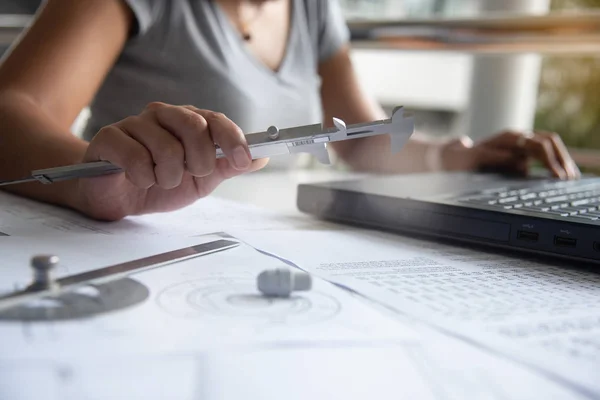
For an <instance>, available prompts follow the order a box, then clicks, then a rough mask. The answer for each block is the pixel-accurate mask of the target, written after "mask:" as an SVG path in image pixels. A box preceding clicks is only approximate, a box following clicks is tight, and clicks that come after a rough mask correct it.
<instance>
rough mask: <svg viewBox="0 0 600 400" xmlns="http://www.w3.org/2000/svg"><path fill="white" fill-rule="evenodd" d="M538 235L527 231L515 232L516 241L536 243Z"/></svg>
mask: <svg viewBox="0 0 600 400" xmlns="http://www.w3.org/2000/svg"><path fill="white" fill-rule="evenodd" d="M539 237H540V234H539V233H537V232H529V231H517V240H524V241H526V242H537V241H538V239H539Z"/></svg>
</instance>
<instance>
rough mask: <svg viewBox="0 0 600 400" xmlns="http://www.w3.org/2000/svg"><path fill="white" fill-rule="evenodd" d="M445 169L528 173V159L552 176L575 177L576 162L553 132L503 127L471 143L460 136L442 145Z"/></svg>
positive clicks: (578, 175)
mask: <svg viewBox="0 0 600 400" xmlns="http://www.w3.org/2000/svg"><path fill="white" fill-rule="evenodd" d="M441 156H442V164H443V165H444V169H447V170H492V171H494V170H495V171H502V172H509V173H515V174H519V175H527V174H528V172H529V170H530V165H531V161H533V160H535V161H538V162H541V163H542V164H543V165H544V166H545V167H546V168H547V169H548V170H549V171H550V172H551V173H552V175H553V176H554V177H556V178H560V179H578V178H579V177H580V176H581V173H580V171H579V169H578V168H577V165H576V164H575V162H574V161H573V159H572V158H571V156H570V154H569V152H568V150H567V148H566V146H565V145H564V143H563V141H562V140H561V138H560V136H559V135H558V134H556V133H550V132H515V131H504V132H501V133H499V134H497V135H494V136H492V137H490V138H488V139H485V140H482V141H480V142H476V143H474V142H473V141H472V140H471V139H469V138H466V137H462V138H459V139H455V140H452V141H450V142H448V143H447V144H446V145H445V146H444V148H443V149H442V153H441Z"/></svg>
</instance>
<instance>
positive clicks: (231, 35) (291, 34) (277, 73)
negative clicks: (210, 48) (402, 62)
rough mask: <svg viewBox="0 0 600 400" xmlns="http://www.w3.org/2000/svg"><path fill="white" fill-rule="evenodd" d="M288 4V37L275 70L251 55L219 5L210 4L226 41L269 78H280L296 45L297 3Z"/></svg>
mask: <svg viewBox="0 0 600 400" xmlns="http://www.w3.org/2000/svg"><path fill="white" fill-rule="evenodd" d="M290 2H291V5H290V10H291V15H290V25H289V29H288V35H287V36H288V37H287V40H286V45H285V50H284V54H283V58H282V59H281V62H280V63H279V68H277V69H276V70H273V69H271V68H269V66H268V65H266V64H265V63H264V62H263V61H261V60H260V59H259V58H258V57H256V56H255V55H254V54H252V52H251V51H250V50H249V49H248V48H247V47H246V44H245V42H244V40H243V38H242V37H241V35H240V34H239V33H238V32H237V29H235V27H234V26H233V23H232V22H231V21H230V20H229V18H228V17H227V15H226V14H225V12H224V11H223V10H222V9H221V7H220V6H219V4H217V3H216V2H214V1H211V4H212V6H213V10H214V12H215V14H216V15H217V18H218V19H219V21H220V22H221V23H222V24H223V25H222V26H223V32H224V34H225V35H226V36H227V37H228V40H230V41H231V42H232V43H233V44H234V46H235V47H236V48H237V49H238V50H240V51H241V52H242V53H243V54H244V57H246V58H247V59H248V60H249V61H250V62H251V63H252V64H253V65H254V66H255V67H256V68H257V69H258V70H260V71H261V72H262V73H265V74H267V75H268V76H271V77H275V78H282V77H283V75H284V73H285V71H286V70H287V68H288V65H289V64H290V62H291V60H290V59H291V57H292V55H293V53H294V51H293V47H294V45H295V44H296V38H297V31H298V7H297V1H296V0H290Z"/></svg>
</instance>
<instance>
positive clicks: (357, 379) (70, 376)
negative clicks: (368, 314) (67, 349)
mask: <svg viewBox="0 0 600 400" xmlns="http://www.w3.org/2000/svg"><path fill="white" fill-rule="evenodd" d="M24 382H27V383H30V382H31V383H34V384H24ZM349 382H352V384H349ZM0 398H2V399H11V400H33V399H35V400H37V399H41V398H43V399H45V400H80V399H86V400H87V399H90V400H96V399H97V400H104V399H110V400H131V399H145V400H154V399H156V400H159V399H160V400H162V399H177V400H200V399H202V400H239V399H247V400H280V399H282V398H283V399H286V400H288V399H289V400H296V399H297V400H304V399H348V400H350V399H352V400H354V399H356V400H362V399H370V398H376V399H386V400H387V399H404V398H406V399H419V400H436V399H440V400H441V399H442V398H441V397H438V396H436V393H435V392H434V391H433V390H432V388H430V387H429V386H428V382H427V381H426V379H424V377H423V376H422V375H421V374H420V371H419V369H418V368H417V367H416V366H415V364H414V363H413V360H412V357H411V354H410V353H408V352H407V351H406V350H405V348H404V346H393V347H391V346H385V347H377V346H372V347H361V346H355V347H351V348H340V347H320V348H306V347H294V348H285V349H267V350H266V349H255V350H246V351H236V352H232V351H223V352H210V353H187V354H173V355H165V356H151V357H126V358H123V357H114V358H110V359H108V358H104V357H102V358H100V359H97V360H94V361H91V360H87V361H73V362H69V363H64V362H55V361H46V362H37V363H34V362H28V363H21V364H16V363H2V362H1V361H0Z"/></svg>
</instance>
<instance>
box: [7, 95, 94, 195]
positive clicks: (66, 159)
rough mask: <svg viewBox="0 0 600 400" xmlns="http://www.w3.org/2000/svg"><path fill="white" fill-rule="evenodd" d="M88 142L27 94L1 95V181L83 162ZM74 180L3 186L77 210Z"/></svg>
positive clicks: (15, 191) (9, 190)
mask: <svg viewBox="0 0 600 400" xmlns="http://www.w3.org/2000/svg"><path fill="white" fill-rule="evenodd" d="M86 149H87V143H86V142H85V141H83V140H81V139H79V138H77V137H75V136H74V135H72V134H71V133H70V132H69V130H68V128H65V127H61V126H59V125H58V124H57V123H56V122H54V121H53V119H52V118H51V117H50V116H49V115H47V114H45V113H44V111H43V108H42V107H40V105H38V104H36V102H35V101H33V100H32V99H31V98H29V97H27V96H26V95H22V94H20V93H15V92H0V179H18V178H22V177H25V176H28V175H29V174H30V172H31V171H32V170H34V169H42V168H49V167H55V166H62V165H67V164H72V163H78V162H81V160H82V159H83V155H84V153H85V151H86ZM75 185H76V182H75V181H65V182H59V183H55V184H51V185H43V184H40V183H37V182H33V183H26V184H19V185H10V186H3V187H0V189H3V190H5V191H8V192H12V193H15V194H19V195H22V196H27V197H31V198H34V199H37V200H41V201H45V202H49V203H54V204H58V205H62V206H67V207H75V201H76V197H75V193H76V190H75V187H76V186H75Z"/></svg>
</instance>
